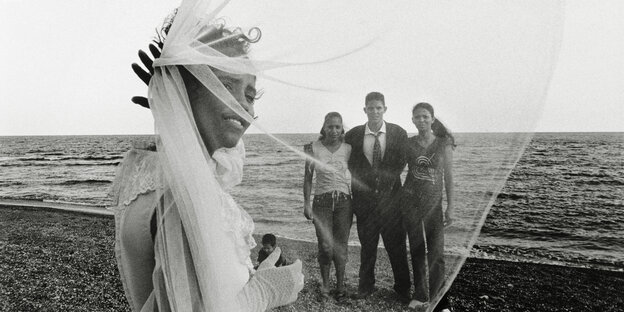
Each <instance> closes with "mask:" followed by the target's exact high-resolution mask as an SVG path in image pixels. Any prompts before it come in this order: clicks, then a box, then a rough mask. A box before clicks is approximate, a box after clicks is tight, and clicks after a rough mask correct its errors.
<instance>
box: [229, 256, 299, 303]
mask: <svg viewBox="0 0 624 312" xmlns="http://www.w3.org/2000/svg"><path fill="white" fill-rule="evenodd" d="M281 253H282V252H281V250H280V248H279V247H277V248H276V249H275V250H274V251H273V252H272V253H271V254H270V255H269V256H268V257H267V258H266V259H265V260H264V261H262V263H260V266H259V267H258V271H256V274H254V276H253V277H252V278H251V279H250V280H249V282H247V284H246V285H245V287H244V288H243V289H242V290H241V292H240V293H238V296H237V297H236V298H237V300H238V302H239V303H240V305H241V307H242V310H243V311H254V312H255V311H265V310H267V309H271V308H275V307H279V306H282V305H286V304H289V303H292V302H294V301H295V300H297V295H298V294H299V291H301V289H303V274H302V273H301V261H300V260H296V261H295V263H293V264H291V265H287V266H283V267H279V268H276V267H275V263H276V262H277V260H278V259H279V257H280V255H281Z"/></svg>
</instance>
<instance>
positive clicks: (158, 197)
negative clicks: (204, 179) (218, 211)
mask: <svg viewBox="0 0 624 312" xmlns="http://www.w3.org/2000/svg"><path fill="white" fill-rule="evenodd" d="M243 150H244V149H243V147H242V143H241V144H239V145H238V146H237V147H236V148H233V149H221V150H218V151H217V152H215V154H214V155H213V156H214V158H215V159H219V160H220V161H221V162H222V163H224V164H225V166H222V165H220V164H219V163H218V162H217V161H215V160H212V162H211V167H213V168H214V170H215V172H218V173H219V174H217V176H218V177H219V181H220V182H221V183H222V185H223V186H227V187H228V188H229V187H231V186H234V184H236V183H238V182H239V181H240V178H241V176H240V175H241V173H242V171H241V170H239V169H240V168H242V162H241V161H242V158H241V157H240V156H241V155H243V154H242V151H243ZM238 164H240V166H239V165H238ZM160 181H162V170H161V168H160V163H159V159H158V154H157V153H155V152H150V151H146V150H137V149H134V150H131V151H129V152H128V153H127V155H126V157H125V158H124V161H123V163H122V165H121V166H120V168H119V170H118V174H117V177H116V180H115V183H114V187H113V192H114V194H115V198H114V199H115V202H116V204H117V206H116V207H115V208H114V210H115V223H116V229H117V231H116V244H115V254H116V257H117V263H118V267H119V272H120V276H121V280H122V283H123V286H124V290H125V293H126V296H127V298H128V301H129V303H130V306H131V307H132V309H133V311H183V310H187V308H188V310H189V311H190V310H192V311H204V310H205V308H204V307H205V305H204V299H203V298H204V296H203V295H202V292H201V290H200V286H199V283H198V280H197V278H198V277H197V274H196V272H195V269H194V268H195V264H194V262H193V256H192V253H191V250H190V249H189V245H188V244H189V242H188V240H187V238H186V234H185V231H184V228H183V226H182V222H181V220H180V216H179V212H178V210H177V207H176V206H175V204H174V205H173V206H171V208H169V210H168V211H165V210H164V207H165V206H164V205H163V201H164V198H166V197H168V196H169V195H167V193H168V192H170V191H169V190H168V189H167V188H166V187H165V186H164V185H163V184H162V183H161V182H160ZM221 195H222V200H223V202H225V203H227V205H225V206H226V207H227V208H226V209H224V210H222V213H223V219H224V220H226V222H225V223H224V224H223V226H222V227H221V228H218V229H207V231H208V232H212V233H216V231H219V232H222V233H225V234H226V235H225V236H224V237H226V239H228V240H229V242H224V244H223V247H227V246H233V245H234V246H236V248H233V249H227V248H219V249H218V250H213V251H209V252H212V253H215V254H218V255H219V257H223V258H225V259H228V260H230V261H231V263H232V264H233V265H232V266H231V268H235V270H230V272H229V274H228V277H229V279H230V280H231V283H232V284H233V285H234V286H229V287H235V288H236V289H238V290H239V291H238V292H237V294H236V296H234V297H233V298H232V299H233V301H232V302H231V305H229V308H233V309H236V310H240V311H264V310H265V309H267V308H270V307H274V306H279V305H283V304H286V303H290V302H292V301H294V300H295V299H296V294H297V292H298V290H297V288H298V287H297V286H296V284H297V283H298V282H299V281H298V279H299V278H300V277H299V276H298V275H297V274H296V273H297V272H300V270H301V267H300V266H301V263H300V262H298V263H297V264H296V265H295V266H294V267H292V268H285V269H282V268H280V269H277V268H274V267H273V268H269V269H266V268H264V267H263V268H261V269H259V270H258V271H257V272H256V271H254V270H253V266H252V262H251V258H250V250H251V249H252V248H253V247H254V246H255V241H254V239H253V237H252V236H251V234H252V233H253V221H252V219H251V218H250V216H249V215H248V214H247V213H246V212H245V211H244V210H243V209H241V208H239V207H238V205H236V203H235V202H234V200H233V199H232V197H231V196H230V195H229V194H228V193H226V192H223V193H222V194H221ZM154 214H156V217H155V220H162V219H163V215H165V214H166V215H167V217H166V218H164V220H165V221H164V222H162V223H159V224H155V226H154V224H153V223H152V222H151V220H152V217H153V215H154ZM154 227H155V228H157V229H158V231H159V233H163V234H159V235H156V239H155V241H153V240H152V237H153V233H152V231H153V230H154ZM274 254H275V255H272V257H279V252H277V253H274ZM269 262H270V261H269ZM269 267H270V266H269ZM232 273H233V274H232ZM180 283H184V284H185V287H183V289H185V291H184V292H180V291H177V292H174V294H175V296H173V297H172V296H171V290H170V291H169V292H168V290H167V289H168V288H175V287H176V286H174V285H173V284H180ZM212 286H213V287H214V288H215V289H217V288H219V287H220V286H222V285H219V284H214V285H212ZM209 292H210V291H209Z"/></svg>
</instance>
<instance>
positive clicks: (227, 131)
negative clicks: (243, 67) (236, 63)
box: [185, 69, 256, 154]
mask: <svg viewBox="0 0 624 312" xmlns="http://www.w3.org/2000/svg"><path fill="white" fill-rule="evenodd" d="M212 70H213V72H214V74H215V75H216V76H217V77H218V78H219V80H220V81H221V83H223V86H225V88H226V89H227V90H228V91H229V92H230V93H231V94H232V96H233V97H234V99H236V101H237V102H238V103H239V104H240V105H241V106H242V107H243V109H244V110H245V111H247V112H248V113H249V115H250V116H254V108H253V105H254V100H255V97H256V88H255V87H256V77H255V76H253V75H249V74H244V75H240V74H232V73H228V72H224V71H220V70H218V69H212ZM187 80H189V79H187ZM190 80H192V81H191V83H190V84H188V83H187V84H186V85H187V92H188V94H189V100H190V102H191V110H192V111H193V117H194V118H195V124H196V125H197V130H198V131H199V134H200V136H201V138H202V140H203V141H204V144H205V145H206V148H207V149H208V152H209V153H210V154H212V153H213V152H214V151H215V150H217V149H219V148H221V147H226V148H230V147H234V146H236V144H237V143H238V141H239V140H240V138H241V137H242V136H243V134H244V133H245V131H246V130H247V128H248V127H249V123H248V122H247V121H246V120H244V119H243V118H241V117H240V116H239V115H238V114H237V113H235V112H234V111H233V110H232V109H230V108H229V107H228V106H227V105H226V104H224V103H223V102H222V101H221V100H219V99H218V98H217V97H216V96H214V95H213V94H212V93H211V92H210V91H209V90H208V89H207V88H206V87H204V86H203V85H202V84H201V82H199V81H198V80H197V79H195V78H194V77H193V79H190ZM185 83H186V81H185Z"/></svg>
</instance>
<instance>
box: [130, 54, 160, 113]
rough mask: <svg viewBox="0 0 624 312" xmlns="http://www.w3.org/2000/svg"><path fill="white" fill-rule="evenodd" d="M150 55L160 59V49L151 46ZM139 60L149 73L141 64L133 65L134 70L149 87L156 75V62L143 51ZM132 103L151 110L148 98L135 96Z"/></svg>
mask: <svg viewBox="0 0 624 312" xmlns="http://www.w3.org/2000/svg"><path fill="white" fill-rule="evenodd" d="M149 50H150V53H152V57H153V58H154V59H157V58H159V57H160V52H161V51H160V49H159V48H158V47H156V45H154V44H153V43H150V45H149ZM139 59H140V60H141V63H143V66H145V68H147V70H148V71H145V70H144V69H143V68H142V67H141V66H140V65H139V64H137V63H132V70H133V71H134V73H135V74H136V75H137V76H138V77H139V79H141V80H142V81H143V82H144V83H145V84H146V85H149V82H150V80H151V79H152V75H153V74H154V68H153V66H152V65H153V64H154V61H153V60H152V59H151V58H150V57H149V56H148V55H147V53H145V52H144V51H143V50H139ZM132 102H133V103H135V104H139V105H141V106H143V107H146V108H149V102H148V101H147V98H146V97H144V96H133V97H132Z"/></svg>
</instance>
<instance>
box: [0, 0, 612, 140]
mask: <svg viewBox="0 0 624 312" xmlns="http://www.w3.org/2000/svg"><path fill="white" fill-rule="evenodd" d="M235 2H236V1H235ZM279 2H280V1H275V0H273V1H268V0H267V1H261V0H256V1H255V4H256V5H258V7H257V8H250V7H246V8H245V9H244V10H245V12H246V13H247V14H261V15H262V14H264V15H265V18H264V19H258V22H257V25H259V26H260V27H261V28H262V30H263V39H262V40H261V43H262V44H259V45H258V46H257V47H254V51H257V52H258V54H260V56H264V57H266V56H269V57H271V58H275V57H278V56H284V58H285V59H289V55H290V59H291V60H297V61H307V60H312V59H317V60H318V59H322V58H325V57H331V56H335V55H337V54H338V53H341V52H345V51H350V50H353V49H355V48H357V47H358V46H361V45H362V44H365V43H366V42H368V41H367V40H370V39H372V38H376V39H375V41H373V44H372V45H370V46H369V47H367V48H365V49H363V50H361V51H359V52H357V53H355V54H353V55H351V56H347V57H345V58H344V59H342V60H338V61H334V62H330V63H326V64H321V65H319V66H316V67H306V66H303V67H296V68H293V69H286V70H282V71H277V72H276V73H275V75H274V76H276V77H279V78H285V79H289V80H290V81H291V82H294V83H299V84H304V85H307V86H310V87H320V88H326V89H331V90H330V91H327V92H318V91H310V90H306V89H301V88H293V87H287V86H284V85H280V84H276V83H273V82H266V83H264V82H262V79H261V78H260V79H259V82H258V83H259V87H261V88H263V89H264V91H265V95H264V97H263V98H262V99H261V100H260V101H259V102H258V104H257V108H256V111H257V114H258V115H259V116H260V119H259V121H260V122H261V123H262V125H263V126H264V127H265V128H266V129H267V130H269V131H271V132H274V133H280V132H291V133H292V132H302V133H309V132H316V131H318V129H319V128H320V126H321V123H322V117H323V116H324V114H325V113H327V112H328V111H332V110H334V111H338V112H341V113H342V114H343V115H344V119H345V124H346V125H347V126H354V125H356V124H359V123H363V122H364V121H365V115H364V113H363V112H362V106H363V98H364V95H365V94H366V92H367V91H372V90H377V91H381V92H383V93H384V94H386V100H387V104H388V113H387V115H386V120H389V121H392V122H395V123H398V124H399V125H401V126H403V127H405V128H406V129H407V130H408V132H414V130H415V129H414V126H413V125H411V124H410V114H409V110H410V107H411V105H413V104H415V103H416V102H418V101H430V102H431V103H432V104H434V107H436V109H437V113H438V116H440V117H441V118H442V119H443V120H444V121H445V122H446V123H447V125H449V127H450V128H451V129H453V130H455V131H458V132H467V131H526V130H536V131H579V132H585V131H624V122H622V119H623V117H624V40H623V38H624V1H618V0H601V1H590V0H572V1H568V2H567V3H566V4H565V14H564V15H562V16H563V17H562V19H561V25H560V26H561V27H559V28H558V26H557V21H556V19H557V18H558V17H559V15H557V14H558V13H562V12H559V11H558V10H557V8H556V5H552V4H544V5H543V6H544V7H545V8H542V7H536V8H535V9H534V12H532V13H531V14H532V15H534V16H535V17H534V18H533V17H531V18H527V17H526V16H524V15H526V14H527V9H524V8H519V9H518V8H516V7H515V6H514V5H507V4H506V3H508V2H505V1H489V3H491V4H497V5H492V6H491V8H486V7H485V6H483V3H488V1H476V2H477V4H479V5H481V6H478V5H473V4H472V3H469V2H467V1H430V2H425V4H422V5H421V4H420V3H421V2H422V1H421V2H418V3H419V4H418V5H414V7H409V8H407V7H406V8H403V9H400V10H398V11H397V7H396V6H392V7H385V8H383V9H380V8H379V7H378V6H377V5H378V4H376V1H371V2H372V4H371V5H370V6H369V7H367V6H364V5H361V6H358V7H357V9H355V6H354V3H355V2H353V1H344V2H340V4H327V5H328V7H327V8H324V7H323V5H325V4H324V3H322V2H323V1H303V0H302V1H297V5H292V4H291V6H290V7H287V6H283V7H280V8H276V7H275V4H276V3H279ZM288 2H293V1H288ZM325 2H327V3H331V2H337V1H325ZM408 2H409V1H408ZM412 2H417V1H412ZM518 2H526V1H518ZM542 2H549V1H542ZM383 3H387V2H383ZM432 3H433V5H432ZM501 3H503V4H505V5H500V4H501ZM551 3H555V2H554V1H552V2H551ZM177 5H179V1H178V0H176V1H171V0H169V1H165V0H156V1H141V2H139V1H118V0H114V1H102V0H99V1H94V0H63V1H59V0H46V1H41V0H37V1H35V0H0V29H2V31H1V32H0V42H2V48H1V50H0V56H1V58H2V65H0V73H1V75H0V136H3V135H41V134H54V135H56V134H58V135H79V134H149V133H153V122H152V117H151V114H150V112H149V111H148V110H146V109H143V108H141V107H138V106H136V105H134V104H132V103H131V102H130V98H131V97H132V96H133V95H143V94H146V91H147V90H146V89H147V88H146V87H145V86H144V85H143V84H142V82H140V81H139V80H138V79H137V78H136V77H135V76H134V74H133V73H132V71H131V69H130V64H131V63H132V62H137V61H138V59H137V57H136V51H137V50H138V49H141V48H145V47H146V44H147V43H148V42H149V40H151V38H152V37H153V34H154V29H155V28H156V27H157V26H158V25H160V24H161V22H162V19H163V17H164V16H166V15H167V14H168V13H169V12H170V11H171V10H172V9H173V8H174V7H176V6H177ZM236 5H239V3H237V4H233V5H231V6H232V7H233V8H236ZM350 5H351V6H353V7H349V6H350ZM410 5H411V4H410ZM514 10H515V11H514ZM530 10H531V9H528V11H529V12H530ZM226 11H227V10H226ZM226 13H227V12H226ZM523 14H524V15H523ZM549 14H551V15H549ZM243 16H246V15H244V14H243ZM517 16H520V17H522V18H519V19H518V21H513V20H514V18H515V17H517ZM510 20H512V21H511V22H510ZM267 21H270V22H267ZM250 23H252V24H253V25H256V24H254V23H256V21H253V20H252V21H251V22H250ZM507 23H509V25H507ZM285 25H288V26H285ZM540 28H544V32H547V33H548V32H552V33H549V34H547V35H544V36H543V37H542V36H539V38H537V39H535V40H533V39H532V38H533V37H535V36H536V35H535V33H536V32H535V30H536V29H540ZM558 29H560V30H561V29H562V30H563V32H562V34H563V35H562V37H561V36H560V35H561V34H560V33H557V30H558ZM363 30H366V31H363ZM279 32H281V33H280V35H279V36H278V38H279V40H276V37H275V36H272V34H274V33H279ZM289 36H292V37H289ZM284 38H288V39H284ZM291 38H292V39H291ZM557 38H560V39H561V40H560V41H559V43H560V45H557ZM528 39H531V40H528ZM280 40H281V41H280ZM542 40H543V41H542ZM297 41H299V42H298V43H297ZM282 43H283V44H282ZM289 44H291V45H289ZM304 45H306V47H308V48H307V51H308V52H309V53H307V54H306V53H299V52H298V51H296V50H297V49H301V48H302V47H303V46H304ZM266 47H271V49H269V48H266ZM557 47H559V48H560V50H559V54H558V55H556V54H555V53H554V51H556V49H557ZM266 50H271V51H269V52H264V51H266ZM536 50H537V51H536ZM263 53H264V54H263ZM292 55H296V56H298V57H292ZM307 57H309V59H307ZM370 59H375V60H378V61H375V62H372V63H371V62H370V61H369V60H370ZM554 65H556V67H553V66H554ZM553 69H554V72H553ZM533 78H534V79H533ZM549 81H550V84H548V82H549ZM547 87H548V88H547ZM546 91H548V93H547V94H546V93H545V92H546ZM500 103H503V104H500ZM523 103H526V105H523ZM252 131H257V130H252Z"/></svg>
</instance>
